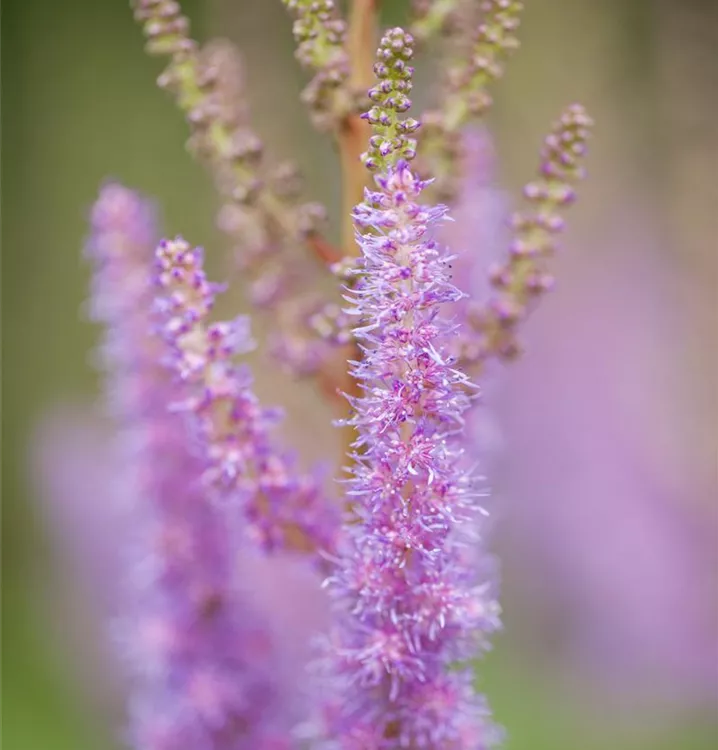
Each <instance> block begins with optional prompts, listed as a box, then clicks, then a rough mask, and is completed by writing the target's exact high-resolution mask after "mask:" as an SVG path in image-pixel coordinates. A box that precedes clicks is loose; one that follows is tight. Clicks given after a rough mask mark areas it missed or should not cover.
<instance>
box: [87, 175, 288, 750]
mask: <svg viewBox="0 0 718 750" xmlns="http://www.w3.org/2000/svg"><path fill="white" fill-rule="evenodd" d="M152 218H153V217H152V212H151V209H150V208H149V207H148V205H147V204H146V203H145V202H143V201H142V200H141V199H140V198H138V197H137V196H136V195H135V194H134V193H133V192H131V191H129V190H127V189H126V188H123V187H122V186H120V185H117V184H108V185H106V186H105V187H104V188H103V189H102V192H101V194H100V197H99V199H98V201H97V203H96V204H95V206H94V208H93V212H92V234H91V237H90V239H89V242H88V255H89V257H90V259H91V260H92V262H93V263H94V266H95V274H94V287H93V298H92V305H91V313H92V316H93V318H94V319H95V320H97V321H99V322H101V323H103V324H104V325H105V326H106V330H107V333H106V336H105V340H104V343H103V347H102V349H101V355H102V360H103V364H104V366H105V367H106V368H107V372H108V385H107V398H108V401H109V405H110V408H111V412H112V415H113V416H114V417H115V419H116V421H117V423H118V426H119V433H118V434H119V448H120V451H121V455H120V461H121V463H122V467H123V471H122V475H121V477H118V481H120V482H122V483H123V488H122V491H121V492H122V494H124V495H125V496H126V497H127V498H128V499H129V500H131V501H132V503H133V505H134V506H135V507H133V508H132V515H133V518H134V521H135V523H136V524H137V527H138V530H137V538H136V540H135V543H134V545H133V547H132V549H131V550H130V554H131V565H132V567H131V575H130V580H129V581H128V585H129V588H130V593H129V596H128V598H129V599H130V600H131V601H132V605H131V607H130V611H129V612H127V611H125V612H123V613H122V616H121V620H120V621H119V622H118V625H117V634H118V638H119V640H120V642H121V644H122V647H123V650H124V651H125V652H126V656H127V658H128V664H129V666H130V668H131V671H132V675H131V676H132V681H133V687H132V691H133V692H132V702H131V721H130V723H131V726H130V728H129V734H130V739H131V742H132V744H133V745H134V746H135V747H136V748H137V750H175V749H176V748H186V747H192V748H196V749H197V750H225V749H227V750H229V748H233V749H234V748H243V747H247V748H254V747H257V743H258V742H268V743H269V742H277V743H278V744H277V745H276V746H277V747H282V744H281V743H282V742H284V741H285V740H286V730H287V726H288V721H289V719H288V717H286V716H283V715H282V711H283V710H284V709H283V706H282V705H281V704H280V703H279V702H278V700H277V699H278V695H277V686H276V678H275V674H276V670H277V668H278V665H277V664H276V663H275V662H274V661H273V658H272V654H273V651H274V648H273V645H272V642H271V639H270V638H269V634H268V633H269V631H268V630H267V627H266V623H265V622H263V620H262V619H260V618H258V616H257V615H256V614H255V613H254V612H253V606H252V604H251V601H250V600H249V599H248V598H247V597H246V596H245V595H244V594H243V591H242V589H241V587H240V586H239V585H238V581H237V575H236V569H235V568H236V553H237V549H238V547H237V544H238V540H239V539H240V538H241V537H240V536H238V535H237V534H236V532H235V531H234V530H233V527H232V525H231V524H228V523H227V518H226V515H225V514H224V513H222V512H221V511H220V510H219V509H218V508H217V507H216V506H214V505H213V504H212V503H211V502H209V500H208V498H207V496H206V493H205V492H204V488H203V486H202V482H201V478H202V474H203V472H204V471H205V464H204V463H203V462H202V460H201V458H199V457H197V456H196V455H195V454H194V452H192V451H191V450H190V447H191V443H190V441H189V440H188V439H187V434H186V432H185V429H184V424H183V418H182V415H180V414H176V413H173V412H172V411H170V409H169V405H170V404H171V402H172V401H173V400H175V399H176V398H177V394H176V391H175V389H174V387H173V384H172V382H171V379H170V378H168V376H167V373H166V371H165V368H164V367H163V365H162V359H163V357H164V356H165V349H166V347H165V345H164V343H163V341H162V339H161V338H160V337H159V335H157V333H156V331H155V328H156V321H155V319H154V315H153V313H152V304H153V296H154V289H153V285H152V281H151V272H152V255H153V248H154V243H155V241H156V240H155V231H156V230H155V228H154V226H153V222H152Z"/></svg>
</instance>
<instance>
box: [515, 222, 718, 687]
mask: <svg viewBox="0 0 718 750" xmlns="http://www.w3.org/2000/svg"><path fill="white" fill-rule="evenodd" d="M617 226H618V227H619V228H618V229H617V230H616V239H615V242H614V243H613V244H614V245H615V246H616V247H618V248H626V250H625V251H623V252H622V253H621V256H620V257H617V256H616V255H612V256H611V257H610V258H607V257H606V252H607V251H606V250H605V248H601V249H599V248H596V252H595V254H594V256H593V257H596V258H598V260H597V261H596V262H595V263H592V264H590V263H588V262H587V261H586V258H585V257H584V258H582V259H581V261H580V262H579V263H578V264H577V265H576V266H573V264H572V261H571V259H568V260H567V262H565V263H564V267H563V268H562V269H560V271H559V273H558V276H559V278H560V279H561V280H562V283H561V290H562V291H561V293H560V294H557V295H555V298H554V299H552V300H551V301H550V303H549V304H548V305H546V309H545V313H544V314H543V315H542V316H540V319H538V320H537V322H536V324H532V325H531V326H530V328H532V330H533V338H532V339H531V345H530V352H529V354H528V355H527V357H526V360H525V362H524V363H523V364H522V365H521V366H519V367H518V368H516V369H515V370H514V369H512V370H511V373H508V371H507V379H506V389H505V394H504V395H505V399H503V408H502V410H501V411H502V412H503V413H502V423H503V424H504V425H505V430H506V434H507V441H508V442H509V443H510V445H511V452H510V454H509V455H508V456H507V457H506V459H505V477H504V484H505V488H506V492H507V494H508V496H509V497H508V503H507V505H508V511H509V513H508V517H507V519H506V532H507V534H508V536H509V538H510V539H511V542H512V547H511V548H510V549H509V551H508V552H507V553H506V554H507V555H508V556H509V558H510V557H511V556H516V558H517V561H518V563H519V565H520V569H519V571H518V575H519V576H521V578H522V579H523V583H522V591H524V592H525V593H526V594H527V595H528V593H529V592H530V591H532V590H533V591H534V592H535V593H536V596H537V597H538V599H537V601H535V602H534V606H535V607H536V608H537V609H538V610H543V611H544V612H548V611H554V613H555V614H554V615H553V617H552V618H551V621H552V622H560V623H561V625H560V628H561V633H562V649H563V654H564V656H565V657H568V658H570V659H572V660H573V664H574V665H575V666H578V665H580V667H579V668H580V670H582V671H583V672H584V674H589V675H593V676H594V677H599V676H600V677H601V678H602V679H605V680H608V681H610V685H611V690H612V692H613V691H616V690H617V689H618V686H619V685H620V686H621V691H620V692H621V694H622V695H624V696H625V695H626V694H633V695H635V696H639V695H644V696H651V695H652V696H654V697H661V698H670V699H673V700H678V699H680V700H692V699H696V698H698V699H704V698H705V697H706V695H713V696H714V697H715V695H716V693H717V692H718V672H717V671H716V670H717V668H716V665H718V611H716V610H717V602H716V597H715V591H716V587H717V586H718V574H717V572H718V538H717V537H716V529H718V517H717V514H716V509H715V507H712V505H711V504H710V503H708V502H706V503H704V504H701V502H700V501H701V497H702V498H703V499H706V498H707V497H708V491H707V487H708V485H709V481H706V480H705V469H704V468H702V467H701V466H700V464H699V462H698V460H697V458H696V454H695V453H693V452H691V451H690V450H685V449H683V448H682V447H681V439H682V438H681V437H680V435H681V429H682V428H681V424H680V419H679V418H678V412H677V411H672V409H673V406H675V405H676V404H678V403H680V401H681V399H682V396H681V395H680V393H679V390H678V389H680V387H681V386H680V381H679V380H678V379H677V376H678V372H679V371H678V370H677V368H678V367H680V363H678V362H677V361H676V360H675V357H674V356H673V353H674V351H675V342H676V341H677V340H680V338H681V330H680V325H681V321H680V318H679V315H678V313H677V306H676V305H672V304H671V300H672V299H676V286H675V276H674V275H671V276H669V274H668V273H666V272H665V270H666V269H664V268H663V267H662V266H661V264H662V263H664V261H663V260H661V259H660V256H659V255H657V253H656V251H655V243H653V242H652V241H651V239H650V237H646V236H642V235H641V234H639V233H636V232H633V233H631V230H630V229H628V228H626V227H624V226H623V225H620V223H619V224H618V225H617ZM628 226H629V227H630V226H631V225H630V224H629V225H628ZM649 247H650V248H651V252H647V248H649ZM683 429H685V428H683ZM683 434H685V433H683ZM535 637H536V632H535V631H533V635H532V639H535ZM532 648H535V641H534V645H532Z"/></svg>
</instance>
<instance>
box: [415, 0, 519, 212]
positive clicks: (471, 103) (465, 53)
mask: <svg viewBox="0 0 718 750" xmlns="http://www.w3.org/2000/svg"><path fill="white" fill-rule="evenodd" d="M435 5H437V6H441V5H442V4H441V3H435ZM453 6H454V7H452V8H451V11H450V12H449V13H448V14H447V19H446V20H445V22H444V27H445V36H446V39H445V47H446V52H445V57H446V73H445V76H444V81H443V86H442V90H441V97H440V101H439V103H438V105H437V107H436V108H435V109H432V110H429V111H427V112H425V113H424V114H423V115H422V118H421V122H422V131H421V141H422V143H421V153H422V157H421V162H422V163H421V165H420V171H421V173H422V174H423V173H425V174H427V175H431V177H432V178H433V179H434V180H435V185H434V191H435V192H437V193H438V195H439V196H440V197H441V198H442V199H448V198H454V197H455V192H456V187H457V185H458V181H457V180H456V177H457V175H458V173H459V172H460V171H461V160H462V154H461V148H460V135H461V130H462V129H463V128H464V127H465V126H466V125H468V124H469V123H471V122H472V120H476V119H477V118H479V117H481V116H483V115H484V114H485V113H486V112H487V111H488V109H489V108H490V107H491V104H492V98H491V94H490V91H489V89H490V87H491V86H492V85H493V84H494V83H496V81H497V80H498V79H499V78H501V76H502V75H503V72H504V64H505V61H506V60H507V59H508V58H509V56H510V55H511V54H512V53H513V52H514V51H515V50H516V49H517V48H518V46H519V42H518V38H517V36H516V31H517V29H518V27H519V24H520V22H521V13H522V11H523V3H521V2H518V0H484V1H483V2H480V3H476V2H474V0H457V2H455V3H453ZM477 14H478V17H477ZM430 17H431V16H430Z"/></svg>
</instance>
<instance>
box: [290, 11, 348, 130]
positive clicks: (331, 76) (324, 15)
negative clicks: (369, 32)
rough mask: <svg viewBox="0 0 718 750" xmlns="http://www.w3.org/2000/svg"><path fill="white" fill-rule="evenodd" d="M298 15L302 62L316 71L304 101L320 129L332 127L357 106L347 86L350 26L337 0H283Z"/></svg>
mask: <svg viewBox="0 0 718 750" xmlns="http://www.w3.org/2000/svg"><path fill="white" fill-rule="evenodd" d="M282 1H283V2H284V4H285V5H286V6H287V9H288V10H289V11H290V12H291V13H293V14H294V15H295V17H296V20H295V22H294V26H293V31H294V38H295V39H296V41H297V44H298V47H297V52H296V57H297V60H299V62H300V64H301V65H302V66H303V67H304V68H306V69H308V70H311V71H314V78H313V79H312V80H311V82H310V83H309V85H308V86H307V87H306V88H305V89H304V91H303V92H302V97H301V98H302V101H303V102H304V103H305V104H307V105H308V106H309V108H310V111H311V113H312V119H313V122H314V124H315V125H316V126H317V128H318V129H319V130H330V129H332V128H335V127H337V125H338V124H339V123H340V122H341V121H342V120H343V119H344V118H345V117H346V116H347V115H348V114H350V112H352V110H353V109H354V105H353V97H352V96H351V93H350V92H349V90H348V88H347V84H348V81H349V58H348V55H347V52H346V50H345V46H344V42H345V37H346V31H347V25H346V22H345V21H344V19H342V18H341V17H340V16H339V13H338V11H337V7H336V3H335V2H334V0H282Z"/></svg>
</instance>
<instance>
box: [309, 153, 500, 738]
mask: <svg viewBox="0 0 718 750" xmlns="http://www.w3.org/2000/svg"><path fill="white" fill-rule="evenodd" d="M376 182H377V185H378V187H379V190H377V191H369V190H367V191H366V193H365V201H364V202H363V203H362V204H360V205H359V206H357V207H356V209H355V212H354V222H355V226H356V229H357V240H358V243H359V245H360V248H361V251H362V255H363V269H362V271H363V273H362V278H361V283H360V284H357V285H355V286H354V289H353V290H352V291H350V292H349V296H348V299H349V300H350V302H351V305H352V306H351V308H350V309H349V312H350V313H351V314H352V315H353V316H355V317H356V320H357V323H356V327H355V329H354V332H355V335H356V336H357V338H358V339H359V341H360V342H361V349H362V353H363V358H362V360H361V362H355V363H353V364H352V371H353V375H354V377H355V378H357V380H358V381H359V382H360V385H361V389H362V391H363V394H362V395H361V396H360V397H357V398H351V399H350V401H351V404H352V407H353V410H354V414H353V416H352V417H351V419H350V420H349V423H350V424H351V425H353V426H354V427H355V428H356V430H357V434H358V437H357V439H356V441H355V443H354V454H353V456H352V458H353V465H352V467H351V477H350V479H349V480H348V489H347V492H348V496H349V497H350V499H351V500H352V502H353V503H354V512H355V514H356V519H355V522H354V523H353V524H351V525H349V526H348V532H347V539H346V542H345V546H344V548H343V549H342V550H341V551H340V553H339V556H338V560H337V568H336V570H335V572H334V574H333V575H332V576H331V578H330V579H329V580H328V581H327V585H328V588H329V591H330V594H331V595H332V596H333V601H334V607H335V627H334V629H333V631H332V634H331V637H330V639H329V641H328V642H327V643H326V649H325V653H324V655H323V656H324V658H323V660H322V663H321V666H322V667H323V668H324V669H326V671H327V673H328V680H329V683H330V687H329V690H328V693H329V694H330V696H331V698H330V702H329V703H327V704H325V711H324V717H323V719H324V721H325V723H326V727H324V728H323V729H322V731H323V732H324V733H325V734H326V735H327V736H328V737H331V738H332V739H331V740H330V741H329V742H328V744H327V747H332V748H342V749H347V750H348V749H349V748H352V749H357V750H358V748H362V749H363V750H366V749H368V748H387V749H388V748H399V747H402V748H404V747H431V748H434V750H437V749H438V748H452V749H455V750H459V749H460V748H473V749H474V750H475V749H476V748H484V747H486V746H488V745H489V744H491V743H492V741H493V740H494V739H495V737H496V730H495V728H494V727H493V726H492V724H491V722H490V720H489V718H488V709H487V707H486V704H485V701H484V699H483V697H481V696H478V695H476V694H475V693H474V691H473V688H472V671H471V669H470V664H469V663H468V661H469V660H470V659H472V658H473V657H475V656H476V654H477V652H478V651H480V650H481V648H482V647H485V646H486V636H487V635H488V634H489V633H492V632H493V631H495V630H496V629H497V628H498V626H499V621H498V612H499V610H498V605H497V603H496V602H495V601H494V600H493V598H492V595H491V585H490V583H489V582H488V581H483V580H481V579H480V576H479V574H478V566H475V565H474V564H473V562H470V558H471V555H470V554H469V550H468V545H467V541H468V539H469V537H470V536H471V533H470V531H471V530H472V529H473V528H474V527H475V521H476V518H477V514H478V513H479V510H480V509H479V508H478V505H477V500H478V496H479V493H478V491H477V489H476V487H475V481H474V480H473V478H472V476H471V474H470V472H467V471H465V470H463V469H462V468H461V449H460V448H459V447H458V441H457V440H454V439H453V438H454V436H455V435H457V434H458V433H460V432H461V430H462V427H463V415H464V412H465V411H466V409H467V408H468V406H469V404H470V401H471V393H472V390H473V386H472V384H471V383H470V382H469V380H468V378H467V377H466V376H465V375H464V374H463V373H461V372H460V371H458V370H457V369H456V368H455V367H454V361H453V359H452V358H451V357H450V356H449V355H448V354H447V343H448V342H449V341H450V339H451V338H452V337H453V336H454V335H455V333H456V332H455V330H454V329H455V327H454V325H453V324H452V323H451V322H450V321H449V320H447V319H444V318H442V317H441V310H442V306H444V305H447V304H451V303H456V302H458V301H459V300H460V299H461V297H462V293H461V292H459V291H458V290H457V289H456V288H455V287H454V286H452V284H451V283H450V276H451V270H450V263H451V260H452V258H451V257H450V256H449V255H448V254H447V253H446V252H445V251H444V249H443V248H442V247H441V246H440V245H439V244H438V243H437V242H436V241H435V240H434V239H433V235H434V233H435V232H436V230H437V229H438V228H439V225H440V224H441V222H442V220H444V219H445V218H446V212H447V209H446V208H444V207H443V206H439V207H428V206H423V205H420V204H419V203H418V202H417V199H418V198H419V195H420V193H421V191H422V190H423V189H424V187H425V186H426V185H427V183H426V182H422V181H420V180H419V179H418V178H417V177H416V176H415V175H414V174H413V173H412V171H411V170H410V168H409V166H408V164H407V163H406V162H405V161H403V160H400V161H398V163H397V164H396V165H395V166H389V167H388V168H387V169H386V171H385V172H384V173H383V174H381V175H379V176H377V177H376ZM473 544H476V540H475V539H473ZM450 667H453V668H451V669H450ZM325 687H326V686H325Z"/></svg>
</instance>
